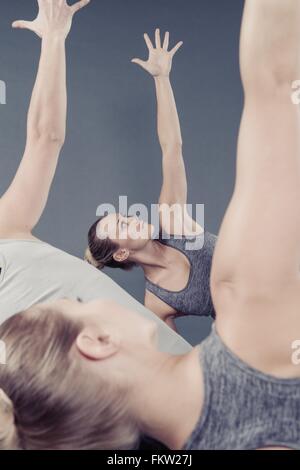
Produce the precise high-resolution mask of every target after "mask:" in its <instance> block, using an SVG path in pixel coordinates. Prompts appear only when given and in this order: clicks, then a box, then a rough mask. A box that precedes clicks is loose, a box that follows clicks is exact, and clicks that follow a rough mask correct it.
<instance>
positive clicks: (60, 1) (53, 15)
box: [13, 0, 90, 38]
mask: <svg viewBox="0 0 300 470" xmlns="http://www.w3.org/2000/svg"><path fill="white" fill-rule="evenodd" d="M89 2H90V0H81V1H78V2H77V3H75V4H73V5H72V6H69V5H68V4H67V2H66V0H51V1H49V0H38V5H39V13H38V16H37V17H36V19H35V20H34V21H15V22H14V23H13V27H14V28H21V29H29V30H31V31H33V32H34V33H36V34H37V35H38V36H39V37H41V38H42V37H44V36H45V35H47V34H48V33H50V34H59V35H61V36H64V37H67V36H68V34H69V32H70V29H71V26H72V20H73V16H74V14H75V13H76V12H77V11H79V10H81V9H82V8H83V7H85V6H86V5H87V4H88V3H89Z"/></svg>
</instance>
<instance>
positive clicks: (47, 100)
mask: <svg viewBox="0 0 300 470" xmlns="http://www.w3.org/2000/svg"><path fill="white" fill-rule="evenodd" d="M66 115H67V90H66V53H65V39H64V38H63V37H60V36H59V35H50V34H49V35H47V36H45V37H44V38H43V40H42V46H41V58H40V63H39V69H38V74H37V78H36V83H35V86H34V90H33V93H32V98H31V103H30V107H29V113H28V120H27V136H28V141H29V142H31V141H32V139H39V138H45V139H48V140H49V141H50V142H53V143H58V144H63V142H64V139H65V134H66Z"/></svg>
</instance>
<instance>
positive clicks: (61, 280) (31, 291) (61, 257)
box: [0, 239, 191, 354]
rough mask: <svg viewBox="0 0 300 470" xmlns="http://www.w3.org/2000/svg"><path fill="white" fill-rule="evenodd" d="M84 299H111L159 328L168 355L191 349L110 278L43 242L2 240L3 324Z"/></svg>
mask: <svg viewBox="0 0 300 470" xmlns="http://www.w3.org/2000/svg"><path fill="white" fill-rule="evenodd" d="M63 297H67V298H70V299H76V298H77V297H80V298H81V299H82V300H83V301H84V302H89V301H91V300H94V299H99V298H111V299H114V300H115V301H116V302H118V303H120V304H121V305H124V306H125V307H127V308H129V309H133V310H135V311H136V312H137V313H139V314H141V315H143V316H144V317H146V318H150V319H151V320H154V321H155V322H156V323H158V346H159V348H160V349H161V350H162V351H166V352H169V353H172V354H184V353H186V352H188V351H190V350H191V346H190V345H189V344H188V343H187V342H186V341H185V340H184V339H183V338H182V337H181V336H179V335H178V334H176V333H175V332H174V331H173V330H171V329H170V328H169V327H168V326H167V325H166V324H165V323H164V322H162V321H161V320H160V319H159V318H158V317H157V316H156V315H155V314H154V313H152V312H151V311H150V310H148V309H146V308H145V307H144V306H143V305H142V304H141V303H140V302H138V301H137V300H135V299H134V298H133V297H132V296H131V295H129V294H128V293H127V292H126V291H125V290H124V289H122V288H121V287H120V286H118V284H116V283H115V282H114V281H113V280H112V279H111V278H109V277H108V276H106V274H104V273H102V272H100V271H99V270H97V269H96V268H94V267H93V266H91V265H90V264H88V263H87V262H84V261H83V260H81V259H79V258H77V257H75V256H72V255H70V254H68V253H66V252H65V251H62V250H59V249H57V248H55V247H53V246H52V245H49V244H48V243H44V242H42V241H39V240H1V239H0V324H1V323H3V322H4V321H5V320H6V319H8V318H9V317H11V316H12V315H14V314H16V313H18V312H21V311H23V310H26V309H28V308H29V307H31V306H32V305H34V304H36V303H40V302H47V301H49V300H55V299H60V298H63Z"/></svg>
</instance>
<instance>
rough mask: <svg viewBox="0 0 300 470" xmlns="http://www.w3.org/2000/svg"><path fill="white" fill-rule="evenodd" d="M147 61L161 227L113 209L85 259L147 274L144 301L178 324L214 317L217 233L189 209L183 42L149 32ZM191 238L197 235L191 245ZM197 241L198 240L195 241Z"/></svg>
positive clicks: (97, 227)
mask: <svg viewBox="0 0 300 470" xmlns="http://www.w3.org/2000/svg"><path fill="white" fill-rule="evenodd" d="M144 37H145V41H146V45H147V47H148V49H149V59H148V61H143V60H140V59H133V60H132V62H134V63H136V64H138V65H140V66H141V67H142V68H143V69H145V70H146V71H147V72H148V73H150V75H152V76H153V78H154V82H155V89H156V95H157V104H158V136H159V141H160V145H161V149H162V155H163V165H162V167H163V184H162V189H161V193H160V197H159V216H160V229H161V233H160V236H159V238H158V239H157V240H156V239H154V237H153V226H152V225H150V224H147V223H145V222H142V221H141V220H139V219H137V218H135V217H126V216H124V215H122V214H109V215H107V216H105V217H101V218H100V219H98V220H97V221H96V222H95V223H94V224H93V225H92V227H91V228H90V230H89V234H88V244H89V248H88V250H87V252H86V259H87V261H89V262H90V263H91V264H92V265H94V266H95V267H96V268H98V269H102V268H103V267H104V266H108V267H111V268H122V269H124V270H128V269H131V268H132V267H134V266H140V267H141V268H142V269H143V271H144V275H145V281H146V286H145V287H146V290H145V306H146V307H148V308H149V309H150V310H152V311H153V312H155V313H156V314H157V315H158V316H159V317H160V318H161V319H162V320H164V321H165V322H166V323H167V324H168V325H169V326H171V327H172V328H174V329H175V324H174V321H173V319H174V318H175V317H178V316H182V315H203V316H212V317H215V311H214V307H213V304H212V300H211V294H210V287H209V276H210V270H211V262H212V255H213V251H214V247H215V243H216V237H215V236H214V235H211V234H210V233H208V232H204V231H203V229H202V227H201V226H199V225H198V224H197V223H196V222H195V221H193V220H192V218H191V217H190V215H189V214H188V211H187V208H186V207H187V180H186V172H185V165H184V160H183V155H182V137H181V130H180V123H179V118H178V114H177V109H176V103H175V98H174V94H173V90H172V86H171V82H170V73H171V69H172V61H173V57H174V55H175V53H176V52H177V51H178V49H179V48H180V47H181V46H182V42H179V43H178V44H177V45H176V46H175V47H173V49H171V50H170V51H169V33H168V32H167V33H166V35H165V38H164V41H163V44H162V42H161V35H160V30H159V29H157V30H156V32H155V47H154V46H153V44H152V42H151V40H150V38H149V36H148V35H147V34H145V36H144ZM192 240H193V241H194V244H193V247H191V243H192ZM196 244H198V245H196Z"/></svg>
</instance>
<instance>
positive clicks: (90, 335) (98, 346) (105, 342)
mask: <svg viewBox="0 0 300 470" xmlns="http://www.w3.org/2000/svg"><path fill="white" fill-rule="evenodd" d="M76 346H77V349H78V351H79V352H80V354H82V355H83V356H85V357H86V358H88V359H90V360H93V361H100V360H102V359H107V358H109V357H110V356H113V355H114V354H116V353H117V352H118V351H119V340H118V339H117V338H116V337H114V338H113V337H112V335H110V334H109V333H106V332H105V331H102V332H100V333H99V330H96V329H94V328H91V327H86V328H84V329H83V330H82V331H81V333H80V334H79V335H78V336H77V339H76Z"/></svg>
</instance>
